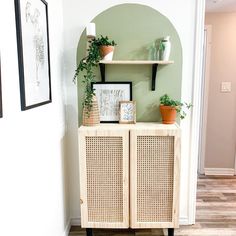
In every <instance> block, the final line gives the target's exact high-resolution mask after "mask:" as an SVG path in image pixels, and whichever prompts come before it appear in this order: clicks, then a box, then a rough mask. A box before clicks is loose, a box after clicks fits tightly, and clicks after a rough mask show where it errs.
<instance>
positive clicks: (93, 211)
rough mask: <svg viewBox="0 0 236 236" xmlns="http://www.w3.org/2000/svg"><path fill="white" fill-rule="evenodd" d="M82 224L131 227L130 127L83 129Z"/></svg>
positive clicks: (80, 135)
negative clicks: (127, 128)
mask: <svg viewBox="0 0 236 236" xmlns="http://www.w3.org/2000/svg"><path fill="white" fill-rule="evenodd" d="M79 161H80V195H81V199H80V203H81V218H82V219H81V225H82V227H86V228H128V227H129V182H128V181H129V178H128V176H129V131H128V130H122V129H120V128H119V129H117V130H106V129H105V128H104V129H99V130H95V129H91V127H90V128H87V129H86V128H83V129H79Z"/></svg>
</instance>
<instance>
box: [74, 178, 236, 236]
mask: <svg viewBox="0 0 236 236" xmlns="http://www.w3.org/2000/svg"><path fill="white" fill-rule="evenodd" d="M85 235H86V233H85V230H84V229H81V228H80V227H79V226H72V227H71V231H70V236H85ZM160 235H167V232H166V230H164V232H163V231H162V230H160V229H152V230H146V229H145V230H132V229H127V230H94V236H160ZM175 235H176V236H236V177H203V176H201V177H199V179H198V189H197V211H196V224H195V225H192V226H181V227H180V228H179V229H176V230H175Z"/></svg>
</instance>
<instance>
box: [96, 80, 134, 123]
mask: <svg viewBox="0 0 236 236" xmlns="http://www.w3.org/2000/svg"><path fill="white" fill-rule="evenodd" d="M92 88H93V89H94V92H95V94H96V97H97V101H98V106H99V112H100V121H101V122H102V123H110V122H111V123H118V122H119V102H120V101H129V100H132V82H97V83H92Z"/></svg>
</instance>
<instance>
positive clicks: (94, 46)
mask: <svg viewBox="0 0 236 236" xmlns="http://www.w3.org/2000/svg"><path fill="white" fill-rule="evenodd" d="M104 45H105V46H106V47H107V46H109V45H110V46H113V47H114V46H115V45H116V43H115V42H114V41H113V40H109V38H108V37H107V36H105V37H104V36H102V35H101V36H100V37H99V38H94V39H92V40H90V41H89V48H88V49H87V51H88V53H87V56H86V57H84V58H82V59H81V60H80V62H79V65H78V67H77V69H76V71H75V74H74V78H73V81H74V83H75V82H76V79H77V76H78V75H79V74H80V73H81V72H85V73H84V74H83V79H82V83H83V84H84V85H85V90H84V98H83V102H82V105H83V118H84V117H85V118H86V117H87V118H88V119H89V118H90V116H91V112H92V108H93V104H94V103H95V102H96V101H95V100H96V98H95V93H94V90H93V89H92V87H91V83H92V82H95V73H94V68H95V67H97V66H98V64H99V61H100V60H101V59H102V58H103V57H102V55H101V54H100V48H101V46H104Z"/></svg>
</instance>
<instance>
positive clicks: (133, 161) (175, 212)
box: [130, 129, 180, 228]
mask: <svg viewBox="0 0 236 236" xmlns="http://www.w3.org/2000/svg"><path fill="white" fill-rule="evenodd" d="M138 136H174V185H173V206H172V222H138V221H137V137H138ZM130 140H131V142H130V146H131V147H130V206H131V212H130V223H131V228H177V227H179V182H180V180H179V179H180V174H179V173H180V130H179V129H146V130H135V129H132V130H131V131H130Z"/></svg>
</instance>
